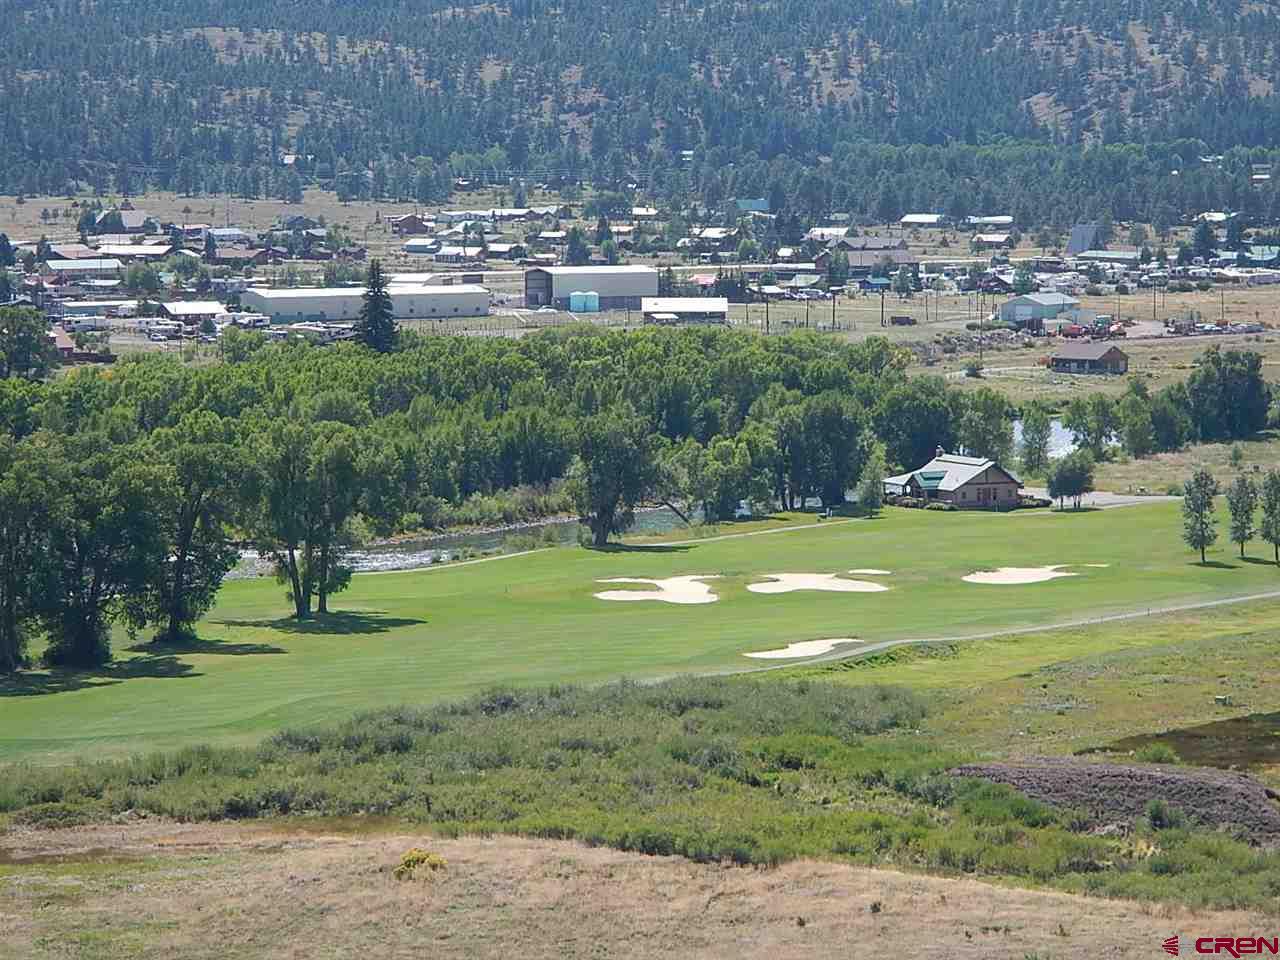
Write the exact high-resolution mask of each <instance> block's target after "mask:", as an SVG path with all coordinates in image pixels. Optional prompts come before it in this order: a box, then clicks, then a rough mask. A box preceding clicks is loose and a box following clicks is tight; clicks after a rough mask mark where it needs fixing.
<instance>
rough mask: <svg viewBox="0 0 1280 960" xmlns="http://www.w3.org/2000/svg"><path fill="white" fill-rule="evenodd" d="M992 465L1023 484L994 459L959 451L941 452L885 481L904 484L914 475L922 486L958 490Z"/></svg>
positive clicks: (947, 490)
mask: <svg viewBox="0 0 1280 960" xmlns="http://www.w3.org/2000/svg"><path fill="white" fill-rule="evenodd" d="M991 467H995V468H996V469H998V470H1002V471H1003V472H1004V473H1008V474H1009V476H1010V477H1012V478H1013V480H1014V481H1015V482H1016V483H1019V484H1021V482H1022V481H1020V480H1018V478H1017V477H1015V476H1013V474H1012V473H1009V471H1008V470H1005V469H1004V467H1001V466H1000V464H998V463H996V461H994V460H988V459H985V458H982V457H962V456H961V455H960V454H958V453H942V454H939V455H938V456H936V457H934V458H933V459H932V460H930V461H929V462H928V463H926V464H925V465H924V466H923V467H921V468H920V469H919V470H913V471H911V472H910V473H903V474H899V475H898V476H896V477H888V478H887V479H886V481H885V482H886V483H893V484H897V485H899V486H903V485H905V484H906V483H907V481H909V480H910V479H911V478H912V477H913V476H914V477H915V478H916V480H917V482H918V483H919V484H920V486H922V487H924V488H925V489H926V490H942V491H944V492H949V491H952V490H958V489H959V488H960V487H963V486H964V485H965V484H966V483H968V482H969V481H970V480H972V479H973V478H974V477H976V476H978V475H980V474H982V473H983V472H985V471H986V470H987V469H989V468H991Z"/></svg>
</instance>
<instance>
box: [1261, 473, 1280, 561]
mask: <svg viewBox="0 0 1280 960" xmlns="http://www.w3.org/2000/svg"><path fill="white" fill-rule="evenodd" d="M1261 500H1262V523H1261V524H1259V526H1258V535H1259V536H1260V537H1261V538H1262V539H1263V540H1264V541H1265V542H1267V543H1269V544H1271V546H1272V549H1273V550H1274V551H1275V560H1276V564H1277V566H1280V470H1268V471H1267V475H1266V476H1265V477H1264V478H1263V480H1262V496H1261Z"/></svg>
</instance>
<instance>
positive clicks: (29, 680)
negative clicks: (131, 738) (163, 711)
mask: <svg viewBox="0 0 1280 960" xmlns="http://www.w3.org/2000/svg"><path fill="white" fill-rule="evenodd" d="M198 676H200V674H199V673H197V672H196V671H195V670H194V669H193V668H192V666H191V664H189V663H184V662H183V661H181V660H179V659H178V658H177V657H174V656H141V657H131V658H130V659H128V660H118V661H116V662H114V663H109V664H107V665H106V666H105V667H101V668H99V669H97V670H64V669H61V668H54V669H50V670H41V671H38V672H33V673H19V674H16V675H15V676H12V677H0V697H35V696H40V695H42V694H46V693H67V692H69V691H71V690H83V689H85V688H86V687H111V686H115V685H116V684H117V683H124V682H125V681H127V680H140V679H143V678H150V679H153V680H155V679H165V680H173V679H182V678H187V677H198Z"/></svg>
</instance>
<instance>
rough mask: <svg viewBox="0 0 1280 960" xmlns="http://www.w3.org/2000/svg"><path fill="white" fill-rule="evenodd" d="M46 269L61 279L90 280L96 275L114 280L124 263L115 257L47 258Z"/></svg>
mask: <svg viewBox="0 0 1280 960" xmlns="http://www.w3.org/2000/svg"><path fill="white" fill-rule="evenodd" d="M44 265H45V269H46V270H48V271H49V272H50V273H52V274H53V275H54V276H55V277H57V278H58V279H59V280H90V279H93V278H95V277H97V278H101V279H104V280H113V279H116V278H118V277H119V276H120V271H121V269H122V268H123V266H124V265H123V264H122V263H121V262H120V261H119V260H117V259H115V258H114V257H98V258H94V259H84V260H46V261H45V264H44Z"/></svg>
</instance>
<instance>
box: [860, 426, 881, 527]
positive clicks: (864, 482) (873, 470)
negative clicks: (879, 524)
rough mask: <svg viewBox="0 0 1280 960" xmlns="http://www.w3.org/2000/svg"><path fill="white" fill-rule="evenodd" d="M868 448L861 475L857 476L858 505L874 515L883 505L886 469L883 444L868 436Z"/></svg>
mask: <svg viewBox="0 0 1280 960" xmlns="http://www.w3.org/2000/svg"><path fill="white" fill-rule="evenodd" d="M868 448H869V449H870V451H871V452H870V453H868V454H867V461H866V463H864V464H863V465H862V476H861V477H859V478H858V505H859V506H861V507H862V509H863V510H866V511H867V513H869V514H871V515H872V516H875V515H876V514H877V513H879V512H880V508H881V507H883V506H884V478H885V474H886V473H888V469H887V467H886V466H885V462H884V444H882V443H880V442H879V441H878V440H875V439H874V438H870V439H869V440H868Z"/></svg>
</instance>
